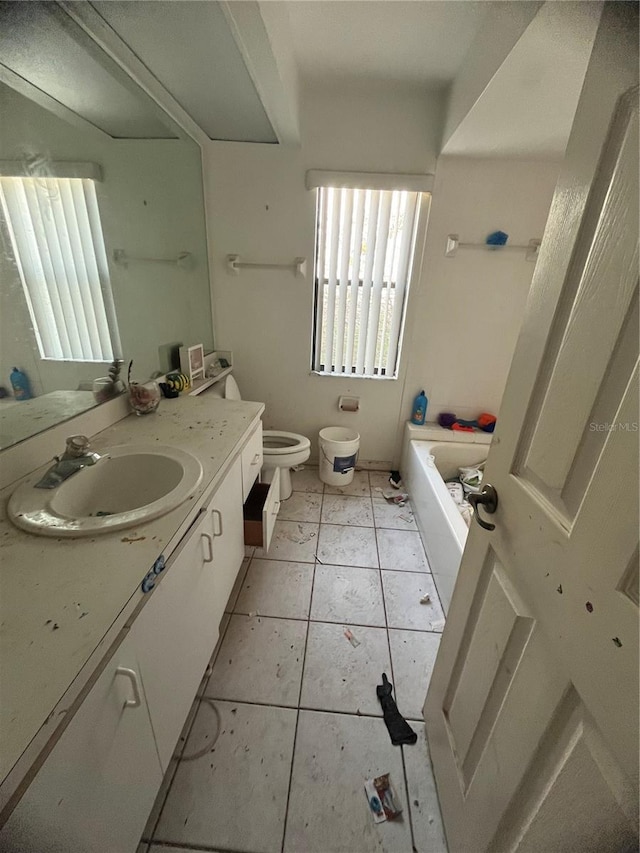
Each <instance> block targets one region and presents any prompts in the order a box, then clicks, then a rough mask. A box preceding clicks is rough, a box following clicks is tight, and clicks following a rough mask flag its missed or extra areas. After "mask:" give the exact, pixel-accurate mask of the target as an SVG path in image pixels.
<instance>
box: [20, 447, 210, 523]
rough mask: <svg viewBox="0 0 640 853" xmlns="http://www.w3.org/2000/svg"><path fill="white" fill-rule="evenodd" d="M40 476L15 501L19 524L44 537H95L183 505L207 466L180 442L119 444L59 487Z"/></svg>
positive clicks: (34, 476)
mask: <svg viewBox="0 0 640 853" xmlns="http://www.w3.org/2000/svg"><path fill="white" fill-rule="evenodd" d="M38 479H39V475H36V474H34V475H32V476H31V477H29V479H28V480H27V481H26V482H24V483H22V485H20V486H19V487H18V488H17V489H16V490H15V492H14V493H13V495H12V496H11V499H10V501H9V517H10V518H11V520H12V521H13V523H14V524H16V525H17V526H18V527H21V528H22V529H23V530H27V531H29V533H36V534H39V535H41V536H67V537H78V536H95V535H96V534H98V533H110V532H112V531H114V530H123V529H125V528H127V527H136V526H138V525H139V524H142V523H143V522H146V521H150V520H151V519H153V518H158V517H159V516H161V515H164V514H165V513H167V512H170V511H171V510H173V509H175V508H176V507H178V506H180V504H181V503H183V502H184V501H185V500H187V498H188V497H190V496H191V495H192V494H193V493H194V491H195V490H196V488H197V487H198V485H199V484H200V481H201V480H202V465H201V464H200V462H199V460H198V459H196V457H195V456H192V455H191V453H187V452H186V451H184V450H181V449H179V448H177V447H168V446H160V445H158V446H154V447H150V446H146V445H143V446H134V445H127V446H123V447H113V448H111V449H110V450H108V451H106V452H105V453H104V454H102V457H101V459H100V460H99V461H98V462H97V463H96V464H95V465H91V466H88V467H86V468H82V469H81V470H80V471H78V472H76V473H75V474H73V475H72V476H71V477H69V478H68V479H67V480H65V481H64V482H63V483H62V484H61V485H59V486H57V487H56V488H54V489H38V488H35V484H36V483H37V482H38Z"/></svg>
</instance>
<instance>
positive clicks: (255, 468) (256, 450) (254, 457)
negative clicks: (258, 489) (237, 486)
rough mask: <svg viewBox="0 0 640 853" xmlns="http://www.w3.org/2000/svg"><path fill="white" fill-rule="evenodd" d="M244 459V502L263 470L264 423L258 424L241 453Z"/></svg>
mask: <svg viewBox="0 0 640 853" xmlns="http://www.w3.org/2000/svg"><path fill="white" fill-rule="evenodd" d="M241 459H242V501H241V503H244V502H245V501H246V499H247V497H248V496H249V492H250V491H251V486H253V484H254V483H255V481H256V480H257V478H258V474H259V473H260V469H261V468H262V461H263V450H262V421H261V422H260V423H259V424H258V426H257V427H256V428H255V430H254V431H253V432H252V433H251V436H250V438H249V440H248V441H247V443H246V444H245V446H244V447H243V449H242V453H241Z"/></svg>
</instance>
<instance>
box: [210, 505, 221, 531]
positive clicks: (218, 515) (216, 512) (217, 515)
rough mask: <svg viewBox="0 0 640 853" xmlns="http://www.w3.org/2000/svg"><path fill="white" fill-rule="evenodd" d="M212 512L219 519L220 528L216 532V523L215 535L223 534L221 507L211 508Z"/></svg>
mask: <svg viewBox="0 0 640 853" xmlns="http://www.w3.org/2000/svg"><path fill="white" fill-rule="evenodd" d="M211 512H212V515H213V517H214V518H217V519H218V527H219V528H220V529H219V530H218V532H217V533H216V529H215V527H216V526H215V524H214V525H213V535H214V536H222V513H221V512H220V510H219V509H214V510H211Z"/></svg>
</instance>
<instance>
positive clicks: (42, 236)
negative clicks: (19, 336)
mask: <svg viewBox="0 0 640 853" xmlns="http://www.w3.org/2000/svg"><path fill="white" fill-rule="evenodd" d="M0 202H1V206H2V212H3V215H4V217H5V219H6V223H7V228H8V231H9V236H10V239H11V244H12V248H13V252H14V256H15V260H16V264H17V267H18V271H19V274H20V278H21V280H22V286H23V290H24V295H25V298H26V301H27V305H28V308H29V313H30V315H31V321H32V323H33V328H34V332H35V335H36V340H37V343H38V348H39V350H40V355H41V357H42V358H44V359H53V360H60V361H62V360H71V361H99V362H106V361H112V360H113V359H114V358H115V357H119V356H120V354H121V347H120V337H119V334H118V327H117V323H116V314H115V307H114V304H113V295H112V292H111V282H110V279H109V268H108V263H107V253H106V249H105V245H104V237H103V234H102V226H101V223H100V212H99V210H98V201H97V197H96V190H95V185H94V182H93V180H90V179H86V178H30V177H0Z"/></svg>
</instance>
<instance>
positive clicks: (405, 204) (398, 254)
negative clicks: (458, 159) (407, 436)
mask: <svg viewBox="0 0 640 853" xmlns="http://www.w3.org/2000/svg"><path fill="white" fill-rule="evenodd" d="M419 201H420V193H419V192H410V191H406V190H373V189H349V188H330V187H319V189H318V208H317V234H316V258H315V287H316V297H315V318H314V321H315V322H314V354H313V369H314V370H317V371H319V372H321V373H329V374H335V375H351V376H368V377H372V376H375V377H386V378H394V377H396V376H397V369H398V358H399V348H400V346H399V345H400V337H401V333H402V325H403V320H404V312H405V305H406V296H407V290H408V284H409V279H410V276H411V266H412V258H413V250H414V245H415V237H416V226H417V219H418V209H419Z"/></svg>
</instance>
